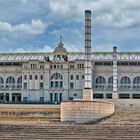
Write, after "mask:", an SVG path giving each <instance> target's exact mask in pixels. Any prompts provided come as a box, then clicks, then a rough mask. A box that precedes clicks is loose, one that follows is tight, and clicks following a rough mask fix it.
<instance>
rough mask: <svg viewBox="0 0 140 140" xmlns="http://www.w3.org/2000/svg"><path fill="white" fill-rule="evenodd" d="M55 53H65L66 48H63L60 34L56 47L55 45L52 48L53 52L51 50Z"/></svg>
mask: <svg viewBox="0 0 140 140" xmlns="http://www.w3.org/2000/svg"><path fill="white" fill-rule="evenodd" d="M53 53H54V54H55V55H57V54H59V55H62V54H63V55H64V54H67V53H68V52H67V50H66V49H65V48H64V44H63V42H62V36H60V43H59V44H58V47H56V48H55V49H54V52H53Z"/></svg>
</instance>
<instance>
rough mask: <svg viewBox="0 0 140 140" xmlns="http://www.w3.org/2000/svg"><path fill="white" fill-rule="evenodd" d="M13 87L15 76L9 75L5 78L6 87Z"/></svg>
mask: <svg viewBox="0 0 140 140" xmlns="http://www.w3.org/2000/svg"><path fill="white" fill-rule="evenodd" d="M14 87H15V78H14V77H12V76H9V77H8V78H7V79H6V88H14Z"/></svg>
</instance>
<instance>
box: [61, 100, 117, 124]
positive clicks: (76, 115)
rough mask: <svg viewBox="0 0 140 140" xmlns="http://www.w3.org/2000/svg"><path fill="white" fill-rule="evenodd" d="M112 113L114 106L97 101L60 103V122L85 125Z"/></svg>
mask: <svg viewBox="0 0 140 140" xmlns="http://www.w3.org/2000/svg"><path fill="white" fill-rule="evenodd" d="M112 113H114V104H113V103H109V102H102V101H101V102H98V101H71V102H62V103H61V121H74V122H77V123H85V122H90V121H95V120H97V119H101V118H104V117H107V116H109V115H111V114H112Z"/></svg>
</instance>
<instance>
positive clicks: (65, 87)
mask: <svg viewBox="0 0 140 140" xmlns="http://www.w3.org/2000/svg"><path fill="white" fill-rule="evenodd" d="M85 64H86V66H85ZM91 79H92V80H91ZM84 88H90V89H93V98H140V52H117V47H113V51H112V52H91V11H90V10H86V11H85V52H68V51H67V50H66V49H65V47H64V44H63V42H62V37H61V38H60V43H59V44H58V46H57V47H56V48H55V49H54V51H53V52H52V53H51V52H42V53H0V102H12V103H14V102H24V103H25V102H49V103H59V102H61V101H62V100H73V99H82V98H83V89H84Z"/></svg>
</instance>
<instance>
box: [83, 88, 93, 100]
mask: <svg viewBox="0 0 140 140" xmlns="http://www.w3.org/2000/svg"><path fill="white" fill-rule="evenodd" d="M83 100H86V101H92V100H93V90H92V89H84V90H83Z"/></svg>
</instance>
